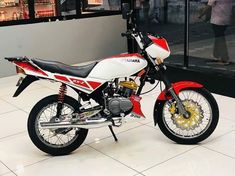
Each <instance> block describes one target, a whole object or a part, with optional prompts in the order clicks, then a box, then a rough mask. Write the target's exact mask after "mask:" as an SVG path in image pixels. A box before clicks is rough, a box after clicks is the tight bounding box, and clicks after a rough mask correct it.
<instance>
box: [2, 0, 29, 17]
mask: <svg viewBox="0 0 235 176" xmlns="http://www.w3.org/2000/svg"><path fill="white" fill-rule="evenodd" d="M21 19H29V9H28V1H27V0H0V21H11V20H21Z"/></svg>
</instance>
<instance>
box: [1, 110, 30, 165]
mask: <svg viewBox="0 0 235 176" xmlns="http://www.w3.org/2000/svg"><path fill="white" fill-rule="evenodd" d="M27 118H28V114H27V113H25V112H24V111H21V110H17V111H12V112H9V113H5V114H1V115H0V139H1V138H4V137H7V136H12V135H14V134H18V133H20V132H23V131H26V130H27V129H26V127H27ZM0 160H1V158H0Z"/></svg>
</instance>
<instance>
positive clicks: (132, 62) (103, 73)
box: [88, 54, 147, 80]
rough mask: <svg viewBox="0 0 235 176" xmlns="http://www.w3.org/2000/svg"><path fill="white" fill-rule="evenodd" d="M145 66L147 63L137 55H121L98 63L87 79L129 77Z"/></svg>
mask: <svg viewBox="0 0 235 176" xmlns="http://www.w3.org/2000/svg"><path fill="white" fill-rule="evenodd" d="M146 66H147V61H146V60H145V59H144V58H143V57H142V56H141V55H139V54H121V55H118V56H114V57H111V58H107V59H104V60H102V61H100V62H99V63H98V64H97V65H96V66H95V68H94V69H93V70H92V71H91V73H90V74H89V75H88V78H95V79H101V80H111V79H114V78H122V77H128V76H131V75H133V74H135V73H137V72H139V71H140V70H142V69H143V68H145V67H146Z"/></svg>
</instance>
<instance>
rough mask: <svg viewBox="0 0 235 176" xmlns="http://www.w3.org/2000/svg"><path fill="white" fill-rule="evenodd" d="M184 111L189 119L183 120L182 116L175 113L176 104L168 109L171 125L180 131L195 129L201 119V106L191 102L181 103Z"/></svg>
mask: <svg viewBox="0 0 235 176" xmlns="http://www.w3.org/2000/svg"><path fill="white" fill-rule="evenodd" d="M182 103H183V105H184V108H185V110H186V111H187V112H188V114H189V117H187V118H185V117H184V116H183V115H181V114H178V113H177V108H176V103H173V104H172V105H171V106H170V107H169V112H170V113H171V119H172V120H173V123H174V124H175V125H176V126H177V127H178V128H180V129H182V130H187V131H189V130H194V129H195V128H197V127H198V126H199V125H200V124H201V123H202V119H203V110H202V108H201V106H200V105H199V104H198V103H196V102H194V101H193V100H184V101H182Z"/></svg>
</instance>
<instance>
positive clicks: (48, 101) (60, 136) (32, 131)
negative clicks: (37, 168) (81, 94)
mask: <svg viewBox="0 0 235 176" xmlns="http://www.w3.org/2000/svg"><path fill="white" fill-rule="evenodd" d="M57 101H58V95H51V96H48V97H45V98H43V99H42V100H40V101H39V102H38V103H37V104H36V105H35V106H34V107H33V109H32V110H31V112H30V114H29V118H28V134H29V137H30V139H31V140H32V142H33V143H34V145H35V146H36V147H37V148H39V149H40V150H41V151H43V152H45V153H48V154H50V155H53V156H60V155H67V154H69V153H71V152H72V151H74V150H76V149H77V148H78V147H79V146H80V145H81V144H82V143H83V142H84V140H85V139H86V136H87V133H88V130H87V129H82V128H79V129H62V131H58V130H57V129H53V130H50V129H40V125H39V122H42V121H43V122H49V121H52V120H53V118H55V117H56V107H57ZM78 105H79V104H78V102H77V101H76V100H75V99H73V98H71V97H69V96H65V99H64V106H63V108H62V111H61V112H62V113H61V115H65V114H68V113H72V112H74V110H75V109H77V108H78V107H77V106H78ZM56 130H57V131H56ZM63 130H64V131H66V130H68V132H64V133H63Z"/></svg>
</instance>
